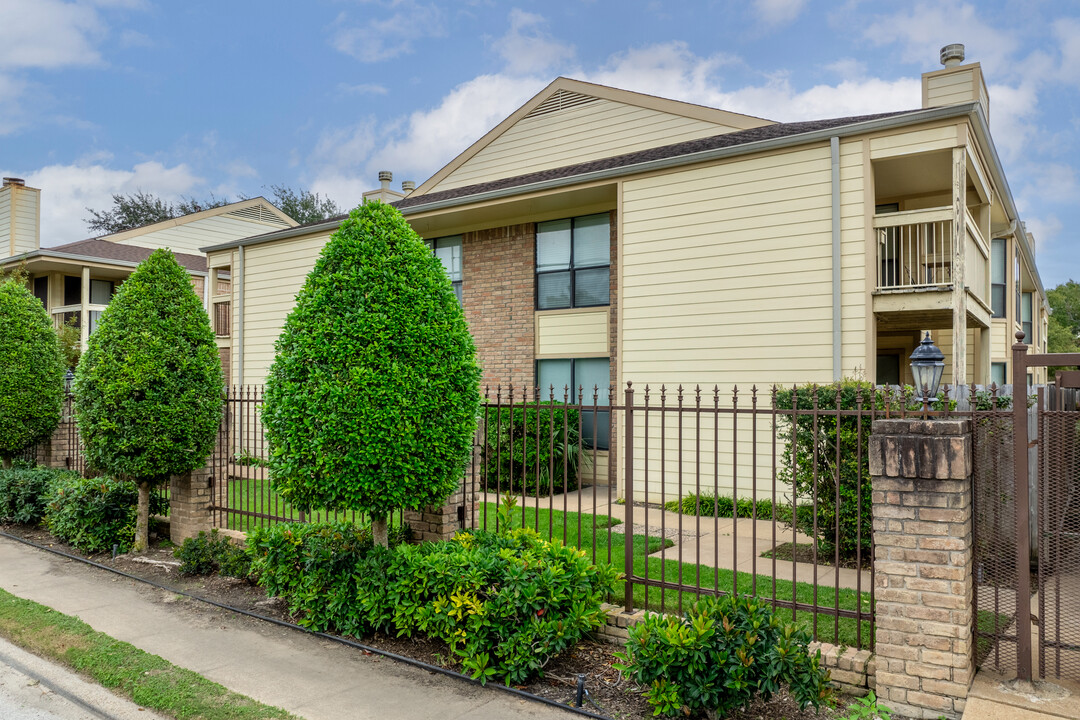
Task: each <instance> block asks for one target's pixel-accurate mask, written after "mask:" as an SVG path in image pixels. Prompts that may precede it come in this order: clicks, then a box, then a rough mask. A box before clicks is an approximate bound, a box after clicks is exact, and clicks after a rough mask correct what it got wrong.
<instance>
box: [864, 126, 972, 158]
mask: <svg viewBox="0 0 1080 720" xmlns="http://www.w3.org/2000/svg"><path fill="white" fill-rule="evenodd" d="M955 145H956V126H955V125H943V126H941V127H936V128H926V129H924V130H912V131H910V132H899V133H893V134H891V135H887V136H885V137H876V138H872V139H871V140H870V157H871V158H872V159H874V160H877V159H880V158H885V157H894V156H897V155H907V154H910V153H924V152H930V151H933V150H945V149H949V148H952V147H954V146H955Z"/></svg>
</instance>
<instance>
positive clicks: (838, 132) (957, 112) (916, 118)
mask: <svg viewBox="0 0 1080 720" xmlns="http://www.w3.org/2000/svg"><path fill="white" fill-rule="evenodd" d="M976 105H978V103H964V104H961V105H948V106H945V107H939V108H930V109H927V110H917V111H915V112H911V113H905V114H903V115H895V116H892V117H886V118H878V119H876V120H867V121H864V122H858V123H852V124H851V125H841V126H839V127H835V128H826V129H822V130H813V131H810V132H806V133H799V134H796V135H789V136H785V137H779V138H770V139H768V140H758V141H755V142H749V143H743V144H740V145H732V146H730V147H724V148H715V149H712V150H703V151H701V152H696V153H688V154H685V155H676V156H674V157H669V158H660V159H657V160H646V161H643V162H639V163H633V164H630V165H622V166H619V167H614V168H606V169H604V170H596V171H594V172H586V173H579V174H576V175H568V176H566V177H561V178H553V179H550V180H542V181H539V182H534V183H527V184H524V185H514V186H512V187H506V188H499V189H497V190H489V191H487V192H481V193H475V194H472V195H463V196H460V197H455V198H447V199H445V200H435V201H433V202H429V203H421V204H417V205H410V206H408V207H405V208H399V210H401V214H402V215H406V216H408V215H415V214H418V213H421V212H430V211H433V210H443V209H446V208H451V207H458V206H461V205H469V204H472V203H477V202H484V201H487V200H497V199H500V198H505V197H509V196H512V195H519V194H525V193H530V192H538V191H543V190H552V189H557V188H561V187H567V186H570V185H577V184H580V183H585V182H595V181H597V180H606V179H612V178H617V177H622V176H625V175H635V174H638V173H644V172H650V171H654V170H663V169H666V168H671V167H678V166H680V165H692V164H694V163H700V162H708V161H710V160H718V159H723V158H727V157H733V156H737V155H747V154H750V153H755V152H763V151H766V150H775V149H779V148H785V147H791V146H794V145H803V144H806V143H812V142H819V141H822V140H828V139H829V138H831V137H846V136H849V135H859V134H863V133H868V132H875V131H878V130H887V129H891V128H895V127H903V126H905V125H914V124H918V123H923V122H930V121H933V120H940V119H946V118H953V117H963V116H966V115H969V114H970V113H971V112H972V108H973V107H975V106H976ZM340 224H341V220H334V221H331V222H326V223H321V224H319V225H308V226H305V227H301V228H291V229H289V230H280V231H277V232H272V233H266V234H265V235H257V236H253V237H250V238H244V239H241V240H233V241H230V242H227V243H221V244H220V245H211V246H209V247H204V248H200V250H201V251H202V252H203V253H211V252H216V251H219V250H227V249H230V248H236V247H241V246H246V245H256V244H260V243H264V242H271V241H274V240H284V239H287V238H290V237H296V236H298V235H310V234H313V233H316V232H322V231H324V230H333V229H335V228H336V227H337V226H338V225H340Z"/></svg>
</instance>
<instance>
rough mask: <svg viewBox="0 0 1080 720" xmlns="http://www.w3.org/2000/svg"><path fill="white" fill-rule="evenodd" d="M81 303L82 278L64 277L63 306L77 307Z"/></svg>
mask: <svg viewBox="0 0 1080 720" xmlns="http://www.w3.org/2000/svg"><path fill="white" fill-rule="evenodd" d="M81 302H82V278H81V277H74V276H72V275H65V276H64V304H65V305H78V304H79V303H81Z"/></svg>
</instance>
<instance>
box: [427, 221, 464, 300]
mask: <svg viewBox="0 0 1080 720" xmlns="http://www.w3.org/2000/svg"><path fill="white" fill-rule="evenodd" d="M426 242H427V246H428V247H429V248H431V251H432V252H433V253H435V257H437V258H439V261H440V262H441V263H442V265H443V268H444V269H445V270H446V275H447V277H449V278H450V284H451V285H453V286H454V294H455V295H457V299H458V302H459V303H460V302H461V282H462V271H461V259H462V258H461V236H460V235H452V236H450V237H444V238H436V239H434V240H427V241H426Z"/></svg>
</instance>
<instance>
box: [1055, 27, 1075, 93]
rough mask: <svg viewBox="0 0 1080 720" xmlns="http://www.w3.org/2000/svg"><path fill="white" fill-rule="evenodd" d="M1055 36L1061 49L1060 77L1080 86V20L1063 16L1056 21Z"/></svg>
mask: <svg viewBox="0 0 1080 720" xmlns="http://www.w3.org/2000/svg"><path fill="white" fill-rule="evenodd" d="M1053 32H1054V37H1055V38H1056V39H1057V41H1058V44H1059V45H1060V50H1061V68H1060V71H1059V75H1058V76H1059V78H1060V79H1061V80H1062V82H1067V83H1071V84H1073V85H1077V86H1080V20H1077V19H1075V18H1062V19H1060V20H1057V21H1056V22H1054V27H1053Z"/></svg>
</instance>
